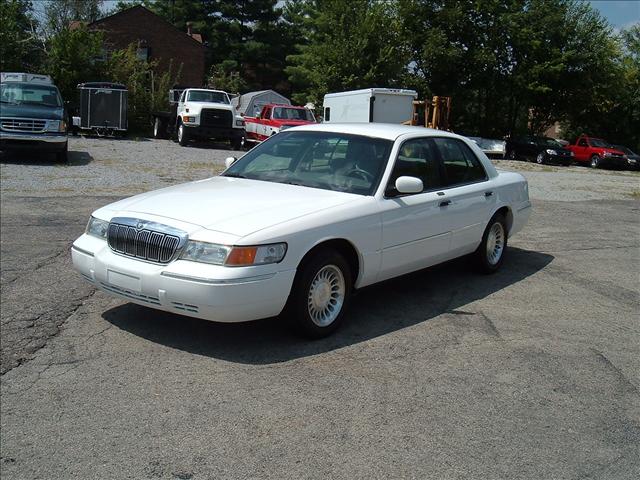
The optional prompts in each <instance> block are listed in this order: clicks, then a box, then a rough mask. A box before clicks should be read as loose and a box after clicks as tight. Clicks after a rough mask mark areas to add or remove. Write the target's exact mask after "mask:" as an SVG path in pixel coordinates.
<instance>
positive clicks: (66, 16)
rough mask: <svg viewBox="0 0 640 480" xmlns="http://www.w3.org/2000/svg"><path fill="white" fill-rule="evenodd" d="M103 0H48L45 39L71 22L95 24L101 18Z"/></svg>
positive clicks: (45, 10)
mask: <svg viewBox="0 0 640 480" xmlns="http://www.w3.org/2000/svg"><path fill="white" fill-rule="evenodd" d="M103 3H104V2H103V0H48V2H47V3H46V4H45V8H44V14H45V22H44V28H45V35H46V37H47V38H49V37H52V36H54V35H57V34H58V33H60V32H62V31H63V30H65V29H67V28H69V25H70V24H71V22H73V21H75V20H78V21H82V22H85V23H91V22H95V21H96V20H98V19H99V18H100V17H101V16H102V12H101V7H102V4H103Z"/></svg>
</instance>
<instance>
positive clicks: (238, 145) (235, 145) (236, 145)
mask: <svg viewBox="0 0 640 480" xmlns="http://www.w3.org/2000/svg"><path fill="white" fill-rule="evenodd" d="M243 147H244V137H233V138H232V139H231V148H232V149H233V150H242V148H243Z"/></svg>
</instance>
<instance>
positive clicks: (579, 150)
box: [565, 135, 627, 168]
mask: <svg viewBox="0 0 640 480" xmlns="http://www.w3.org/2000/svg"><path fill="white" fill-rule="evenodd" d="M565 148H567V149H568V150H571V151H572V152H573V154H574V156H575V157H574V159H575V160H576V161H577V162H580V163H588V164H589V165H590V166H591V167H592V168H600V167H605V166H615V167H626V166H627V156H626V155H625V154H624V152H622V151H620V150H617V149H615V148H614V147H613V146H611V145H610V144H609V143H608V142H607V141H606V140H603V139H602V138H595V137H589V136H587V135H580V136H579V137H578V138H576V140H575V141H574V142H573V144H571V145H567V146H566V147H565Z"/></svg>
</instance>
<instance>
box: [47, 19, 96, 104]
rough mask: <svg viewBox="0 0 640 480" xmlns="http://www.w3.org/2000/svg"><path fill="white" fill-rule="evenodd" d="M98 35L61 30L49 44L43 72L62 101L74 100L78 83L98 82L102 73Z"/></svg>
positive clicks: (66, 29)
mask: <svg viewBox="0 0 640 480" xmlns="http://www.w3.org/2000/svg"><path fill="white" fill-rule="evenodd" d="M102 42H103V36H102V33H100V32H92V31H89V30H87V28H86V27H85V26H80V27H79V28H76V29H74V30H69V29H68V28H65V29H63V30H61V31H60V32H59V33H58V34H57V35H55V36H54V37H53V38H52V39H51V41H50V43H49V48H48V50H49V54H48V56H47V61H46V72H47V73H48V74H49V75H51V76H52V77H53V79H54V81H55V82H56V85H57V86H58V88H59V89H60V93H61V94H62V97H63V98H64V99H65V100H71V101H73V100H75V99H76V97H77V92H76V87H77V85H78V83H83V82H90V81H97V80H102V79H103V77H104V74H105V72H106V65H105V64H104V62H103V61H101V58H102V56H103V47H102Z"/></svg>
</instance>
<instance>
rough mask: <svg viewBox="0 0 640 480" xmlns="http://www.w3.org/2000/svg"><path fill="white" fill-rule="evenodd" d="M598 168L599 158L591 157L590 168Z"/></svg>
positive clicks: (596, 156)
mask: <svg viewBox="0 0 640 480" xmlns="http://www.w3.org/2000/svg"><path fill="white" fill-rule="evenodd" d="M599 167H600V157H599V156H598V155H592V156H591V168H599Z"/></svg>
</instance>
